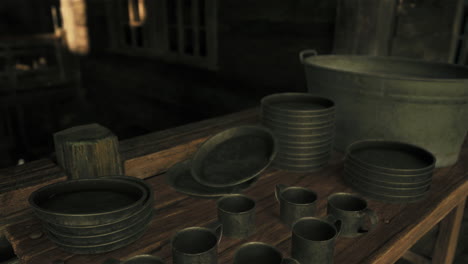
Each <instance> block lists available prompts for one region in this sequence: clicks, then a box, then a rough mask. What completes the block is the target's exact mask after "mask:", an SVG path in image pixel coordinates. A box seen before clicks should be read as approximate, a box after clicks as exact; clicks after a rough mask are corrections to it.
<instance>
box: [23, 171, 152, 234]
mask: <svg viewBox="0 0 468 264" xmlns="http://www.w3.org/2000/svg"><path fill="white" fill-rule="evenodd" d="M96 183H101V184H102V186H103V187H107V186H109V183H118V184H123V185H127V186H131V188H134V189H138V190H139V191H140V192H141V196H140V197H139V198H138V200H136V201H134V202H133V203H132V204H130V205H127V206H124V207H122V208H118V209H114V210H110V211H105V212H97V213H63V212H58V211H52V210H48V209H45V208H42V207H41V206H40V205H39V204H37V202H36V199H37V198H38V196H39V195H42V193H44V192H47V191H58V192H60V190H61V188H66V187H71V188H73V187H76V186H73V185H79V184H84V185H86V184H89V185H90V186H94V185H95V184H96ZM106 183H107V184H106ZM148 196H149V194H148V192H147V190H145V188H144V187H143V186H141V185H140V184H138V183H134V182H130V181H123V180H117V179H112V178H104V177H103V178H95V179H79V180H69V181H62V182H58V183H53V184H50V185H47V186H44V187H42V188H40V189H38V190H36V191H34V192H33V193H32V194H31V195H30V196H29V203H30V205H31V207H32V208H33V210H34V211H35V212H36V215H37V216H38V217H39V218H40V219H41V220H43V221H46V222H48V223H53V224H62V225H65V226H66V225H76V226H88V225H100V224H106V223H111V222H114V221H113V220H109V219H106V218H112V215H113V214H116V215H117V216H119V217H120V218H125V217H128V216H129V215H132V214H134V213H135V212H137V211H139V210H140V209H141V208H142V207H143V203H144V202H145V201H146V200H147V198H148ZM127 212H128V214H127ZM52 216H53V219H54V220H53V221H51V219H52ZM57 217H58V219H57ZM91 219H92V220H91ZM103 219H104V220H103ZM84 220H86V221H87V222H86V223H85V224H81V222H80V221H84ZM65 222H67V223H75V224H65Z"/></svg>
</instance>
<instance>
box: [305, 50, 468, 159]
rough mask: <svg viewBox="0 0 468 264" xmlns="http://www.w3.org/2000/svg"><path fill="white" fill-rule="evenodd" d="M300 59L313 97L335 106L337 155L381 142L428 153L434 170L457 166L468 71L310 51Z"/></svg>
mask: <svg viewBox="0 0 468 264" xmlns="http://www.w3.org/2000/svg"><path fill="white" fill-rule="evenodd" d="M299 57H300V60H301V62H302V63H303V64H304V66H305V73H306V78H307V86H308V91H309V93H312V94H314V95H318V96H324V97H327V98H330V99H332V100H333V101H334V102H335V104H336V135H335V148H336V149H337V150H339V151H343V152H344V151H345V150H346V148H347V147H348V146H349V145H350V144H351V143H353V142H354V141H357V140H362V139H368V138H372V139H377V138H378V139H382V138H383V139H389V140H395V141H403V142H408V143H412V144H415V145H418V146H420V147H423V148H425V149H427V150H428V151H430V152H431V153H432V154H434V156H435V157H436V159H437V161H436V167H445V166H450V165H452V164H454V163H455V162H456V161H457V159H458V154H459V152H460V148H461V145H462V143H463V141H464V138H465V135H466V131H467V129H468V104H467V103H468V68H467V67H463V66H457V65H452V64H445V63H433V62H424V61H418V60H410V59H402V58H395V57H373V56H347V55H324V56H316V53H315V51H310V50H305V51H302V52H301V53H300V55H299Z"/></svg>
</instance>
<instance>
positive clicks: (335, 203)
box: [327, 193, 379, 237]
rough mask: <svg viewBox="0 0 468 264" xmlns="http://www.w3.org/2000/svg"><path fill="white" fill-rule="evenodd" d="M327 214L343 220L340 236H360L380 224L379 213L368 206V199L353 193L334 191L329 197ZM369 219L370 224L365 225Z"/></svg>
mask: <svg viewBox="0 0 468 264" xmlns="http://www.w3.org/2000/svg"><path fill="white" fill-rule="evenodd" d="M327 200H328V203H327V214H329V215H333V216H334V217H336V218H337V219H340V220H341V230H340V236H342V237H358V236H361V235H363V234H367V233H368V232H370V231H372V230H373V229H374V228H375V227H376V226H377V224H378V222H379V218H378V216H377V214H376V213H375V212H374V211H372V210H371V209H369V208H368V207H367V202H366V200H364V199H362V198H361V197H359V196H357V195H354V194H351V193H334V194H332V195H330V196H329V197H328V199H327ZM366 219H369V222H370V226H369V227H366V226H365V222H366V221H365V220H366Z"/></svg>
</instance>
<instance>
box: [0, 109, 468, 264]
mask: <svg viewBox="0 0 468 264" xmlns="http://www.w3.org/2000/svg"><path fill="white" fill-rule="evenodd" d="M252 123H258V109H252V110H248V111H244V112H240V113H236V114H232V115H228V116H224V117H220V118H215V119H210V120H205V121H202V122H198V123H194V124H189V125H186V126H182V127H178V128H174V129H169V130H166V131H161V132H156V133H152V134H149V135H145V136H141V137H137V138H134V139H130V140H126V141H122V142H121V144H120V151H121V155H122V159H123V160H125V163H124V164H125V170H126V174H127V175H131V176H135V177H138V178H145V179H146V181H147V182H148V183H149V184H150V185H151V186H152V187H153V188H154V190H155V201H156V205H155V208H156V215H155V217H154V219H153V221H152V223H151V225H150V227H149V229H148V231H147V232H146V233H145V235H144V236H143V237H142V238H141V239H139V240H138V241H137V242H135V243H133V244H131V245H129V246H127V247H124V248H122V249H119V250H116V251H113V252H109V253H106V254H99V255H73V254H69V253H67V252H64V251H62V250H60V249H58V248H57V247H55V246H54V244H53V243H52V242H50V241H49V240H48V239H47V238H46V237H45V236H44V235H42V236H41V237H39V238H36V239H33V238H35V236H34V235H38V234H40V233H38V232H40V229H41V227H40V223H39V221H38V220H37V219H36V218H35V217H34V216H33V215H32V213H31V210H30V209H29V207H28V204H27V198H28V196H29V194H30V193H31V192H32V191H33V190H35V189H37V188H39V187H41V186H43V185H46V184H50V183H51V182H56V181H61V180H64V179H65V175H64V174H63V171H61V170H60V168H59V167H58V166H56V165H55V164H54V163H53V162H52V161H50V160H41V161H36V162H32V163H30V164H26V165H23V166H24V167H22V168H21V167H17V168H11V169H4V170H0V203H1V204H0V208H2V209H1V210H2V211H0V231H1V230H2V229H1V228H2V227H3V231H4V233H5V235H6V237H7V239H8V240H9V241H10V242H11V243H12V245H13V247H14V250H15V253H16V254H17V256H18V257H19V258H20V260H21V263H37V264H47V263H56V262H55V261H57V260H62V261H64V262H65V263H66V264H73V263H77V264H78V263H79V264H82V263H102V262H103V261H104V260H106V259H107V258H110V257H112V258H117V259H126V258H128V257H131V256H133V255H137V254H143V253H150V254H154V255H157V256H160V257H162V258H163V259H165V261H166V263H172V259H171V247H170V244H169V239H170V237H171V236H172V235H173V234H174V232H176V231H177V230H180V229H182V228H185V227H189V226H204V225H207V224H209V223H211V222H214V221H215V220H216V206H215V200H210V199H199V198H193V197H189V196H187V195H184V194H181V193H178V192H176V191H174V190H173V189H172V188H170V187H169V186H168V185H167V184H166V183H165V181H164V173H165V172H166V171H167V169H168V168H170V167H171V166H172V165H174V164H175V163H177V162H179V161H181V160H184V159H187V158H189V157H190V156H191V155H192V154H193V153H194V151H196V149H197V146H198V145H199V144H200V143H202V142H203V141H204V140H206V138H208V137H209V136H210V135H213V134H215V133H217V132H219V131H222V130H224V129H226V128H228V127H232V126H236V125H241V124H252ZM12 175H13V176H14V177H12ZM342 175H343V155H342V154H339V153H334V155H333V157H332V159H331V161H330V164H329V165H328V166H327V167H325V168H323V169H322V170H320V171H317V172H313V173H292V172H287V171H282V170H279V169H275V168H269V169H267V170H266V171H265V172H264V173H263V174H262V175H261V177H260V179H259V180H258V182H257V183H256V184H255V185H254V186H252V187H251V188H250V189H248V190H247V191H246V192H245V194H247V195H249V196H251V197H253V198H254V199H255V200H256V201H257V223H256V224H257V225H256V228H257V231H256V233H255V234H254V235H253V236H251V237H250V238H248V239H243V240H239V239H231V238H226V237H224V238H223V239H222V241H221V243H220V245H219V249H218V251H219V263H220V264H224V263H226V264H227V263H232V259H233V254H234V252H235V250H236V249H237V248H238V247H239V246H240V245H241V244H242V243H245V242H247V241H263V242H267V243H269V244H271V245H274V246H276V247H278V248H279V249H280V250H281V251H282V252H283V253H284V255H285V256H290V244H291V231H290V230H289V229H288V228H287V227H286V226H284V225H282V224H281V223H280V221H279V206H278V204H277V201H276V199H275V196H274V187H275V185H276V184H278V183H283V184H286V185H295V186H303V187H308V188H311V189H313V190H315V191H316V192H317V194H318V197H319V203H318V210H319V216H324V215H325V213H326V197H327V196H329V195H330V194H332V193H334V192H352V191H353V190H352V189H351V188H350V187H347V186H346V185H345V184H344V183H343V180H342ZM467 176H468V141H466V142H465V144H464V145H463V149H462V153H461V155H460V159H459V162H458V163H457V164H455V165H454V166H452V167H448V168H441V169H436V171H435V174H434V177H433V183H432V188H431V191H430V194H429V195H428V197H427V198H426V199H424V200H423V201H420V202H417V203H410V204H388V203H383V202H378V201H373V200H370V199H368V201H369V206H370V208H372V209H374V210H375V211H376V213H377V214H378V216H379V218H380V222H379V225H378V226H377V228H376V229H375V230H374V231H373V232H371V233H369V234H366V235H364V236H361V237H359V238H339V239H338V240H337V244H336V249H335V263H337V264H341V263H343V264H345V263H346V264H362V263H381V264H390V263H394V262H395V261H397V260H398V259H399V258H400V257H402V256H404V255H405V256H406V257H407V258H416V259H418V260H423V258H420V257H418V256H415V255H414V254H411V253H407V251H408V250H409V249H410V248H411V246H412V245H414V244H415V243H416V241H418V240H419V239H420V238H421V237H422V236H423V235H424V234H425V233H427V232H428V231H429V230H431V229H432V228H433V227H434V226H435V225H436V224H438V223H439V222H441V226H440V232H439V236H438V238H437V245H436V250H435V252H434V255H433V263H447V264H448V263H452V260H453V256H454V253H455V249H456V245H457V238H458V233H459V229H460V224H461V219H462V216H463V210H464V207H465V199H466V196H467V193H468V181H467ZM41 179H43V180H41ZM12 181H16V182H17V184H16V187H14V188H12V187H10V188H9V189H8V188H4V189H3V190H4V191H2V189H1V188H2V187H1V186H7V185H8V183H10V185H11V182H12ZM423 261H424V260H423ZM57 263H61V262H57Z"/></svg>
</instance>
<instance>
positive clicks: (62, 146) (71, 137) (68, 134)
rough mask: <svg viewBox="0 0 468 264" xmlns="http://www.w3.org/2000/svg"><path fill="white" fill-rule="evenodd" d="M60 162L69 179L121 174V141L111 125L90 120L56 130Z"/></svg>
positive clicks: (55, 139) (56, 146) (56, 147)
mask: <svg viewBox="0 0 468 264" xmlns="http://www.w3.org/2000/svg"><path fill="white" fill-rule="evenodd" d="M54 143H55V152H56V155H57V163H58V164H59V165H60V166H61V167H62V168H64V170H65V172H66V174H67V176H68V179H84V178H96V177H103V176H108V175H121V174H123V172H124V169H123V164H122V162H121V160H120V154H119V141H118V139H117V136H115V135H114V134H113V133H112V132H111V131H110V130H109V129H107V128H105V127H103V126H101V125H98V124H88V125H82V126H76V127H72V128H69V129H65V130H62V131H59V132H57V133H55V134H54Z"/></svg>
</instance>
